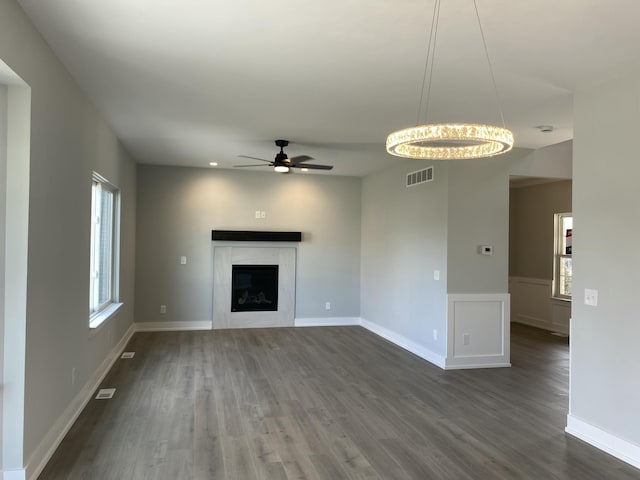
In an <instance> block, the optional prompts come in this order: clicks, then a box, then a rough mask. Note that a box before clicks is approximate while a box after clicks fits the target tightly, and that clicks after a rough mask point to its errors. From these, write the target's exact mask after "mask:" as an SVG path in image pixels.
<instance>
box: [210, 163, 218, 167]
mask: <svg viewBox="0 0 640 480" xmlns="http://www.w3.org/2000/svg"><path fill="white" fill-rule="evenodd" d="M209 165H211V166H212V167H217V166H218V162H209Z"/></svg>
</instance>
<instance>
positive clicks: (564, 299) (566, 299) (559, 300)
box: [551, 297, 571, 303]
mask: <svg viewBox="0 0 640 480" xmlns="http://www.w3.org/2000/svg"><path fill="white" fill-rule="evenodd" d="M551 300H553V301H556V302H568V303H571V299H570V298H564V297H551Z"/></svg>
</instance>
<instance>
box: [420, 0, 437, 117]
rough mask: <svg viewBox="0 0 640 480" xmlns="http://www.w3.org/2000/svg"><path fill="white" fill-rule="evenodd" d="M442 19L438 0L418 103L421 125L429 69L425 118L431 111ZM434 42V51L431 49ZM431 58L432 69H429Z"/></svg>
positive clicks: (435, 5) (434, 5) (430, 31)
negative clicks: (439, 26) (432, 83)
mask: <svg viewBox="0 0 640 480" xmlns="http://www.w3.org/2000/svg"><path fill="white" fill-rule="evenodd" d="M439 20H440V0H436V1H435V3H434V4H433V15H432V16H431V29H430V30H429V43H428V45H427V58H426V59H425V62H424V73H423V75H422V88H421V89H420V103H419V104H418V116H417V118H416V125H420V115H421V114H422V100H423V98H424V86H425V84H426V83H427V70H429V83H428V87H427V102H426V106H425V113H424V119H425V121H426V120H427V114H428V112H429V98H430V96H431V80H432V78H433V64H434V60H435V56H436V37H437V35H438V23H439V22H438V21H439ZM431 42H433V51H432V49H431ZM429 59H431V69H429Z"/></svg>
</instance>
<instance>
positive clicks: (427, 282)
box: [361, 161, 448, 367]
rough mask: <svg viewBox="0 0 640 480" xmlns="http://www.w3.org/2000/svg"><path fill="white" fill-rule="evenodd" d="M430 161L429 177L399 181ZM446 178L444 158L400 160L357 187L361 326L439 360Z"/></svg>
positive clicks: (443, 322) (442, 353) (443, 336)
mask: <svg viewBox="0 0 640 480" xmlns="http://www.w3.org/2000/svg"><path fill="white" fill-rule="evenodd" d="M431 165H433V166H434V180H433V181H432V182H427V183H423V184H417V185H414V186H411V187H406V186H405V184H406V176H407V173H410V172H414V171H417V170H421V169H423V168H426V167H428V166H431ZM447 185H448V165H447V164H446V163H445V162H426V161H407V162H405V163H402V164H399V165H395V166H394V167H392V168H389V169H386V170H384V171H381V172H378V173H375V174H372V175H369V176H367V177H366V178H365V179H364V180H363V187H362V253H361V255H362V277H361V278H362V280H361V281H362V294H361V296H362V300H361V302H362V307H361V310H362V319H363V325H364V326H365V327H367V328H369V329H370V330H372V331H374V332H375V333H378V334H380V335H381V336H383V337H385V338H387V339H389V340H391V341H393V342H395V343H397V344H399V345H401V346H403V347H404V348H407V349H408V350H411V351H412V352H413V353H416V354H418V355H420V356H422V357H423V358H425V359H427V360H429V361H430V362H432V363H435V364H436V365H439V366H441V367H442V366H444V357H445V355H446V344H447V343H446V342H447V338H446V328H447V327H446V325H447V320H446V319H447V316H446V312H447V299H446V293H447ZM435 270H437V271H438V272H439V274H440V278H439V280H435V279H434V271H435ZM434 332H435V333H434Z"/></svg>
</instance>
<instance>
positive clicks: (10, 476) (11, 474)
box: [2, 469, 27, 480]
mask: <svg viewBox="0 0 640 480" xmlns="http://www.w3.org/2000/svg"><path fill="white" fill-rule="evenodd" d="M26 478H27V472H26V470H24V469H20V470H5V471H4V472H2V480H26Z"/></svg>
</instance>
